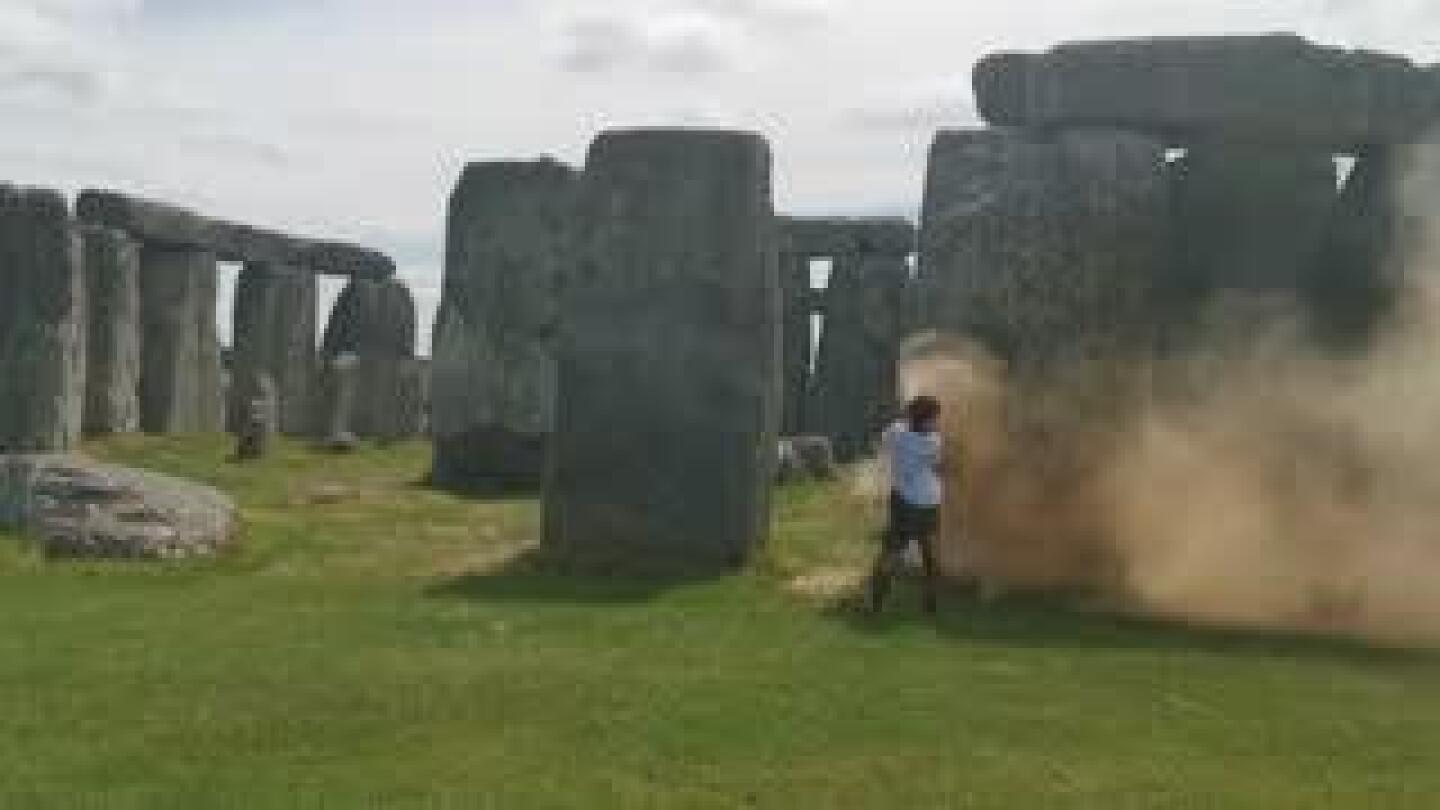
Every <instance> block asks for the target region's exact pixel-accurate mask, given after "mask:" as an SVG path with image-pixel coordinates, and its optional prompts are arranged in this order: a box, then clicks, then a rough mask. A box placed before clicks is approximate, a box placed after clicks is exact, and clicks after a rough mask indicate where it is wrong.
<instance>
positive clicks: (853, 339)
mask: <svg viewBox="0 0 1440 810" xmlns="http://www.w3.org/2000/svg"><path fill="white" fill-rule="evenodd" d="M909 275H910V268H909V265H908V264H907V263H906V259H905V256H904V255H903V254H902V255H895V254H887V253H874V252H869V251H868V250H867V249H866V246H865V245H863V244H862V245H861V246H860V252H857V253H856V254H854V255H851V256H845V257H842V258H840V259H837V260H836V262H835V268H834V271H833V273H832V275H831V278H830V288H829V290H828V291H827V292H826V295H825V331H824V334H823V335H822V337H821V340H820V350H819V355H818V357H817V362H816V368H815V379H814V383H813V388H814V399H813V400H812V403H813V408H814V410H815V413H814V414H813V415H812V418H811V420H810V425H809V427H810V428H811V429H812V430H814V431H815V432H816V433H818V434H820V435H823V436H828V437H829V438H830V439H831V441H832V442H833V443H834V448H835V455H836V457H837V458H838V459H839V460H840V461H842V462H847V463H848V462H850V461H854V460H855V459H857V458H859V457H861V456H863V455H865V454H866V453H867V452H869V450H870V449H871V446H872V444H873V442H874V440H875V439H876V438H878V437H879V435H880V433H881V432H883V431H884V429H885V427H886V425H888V424H889V423H890V422H891V421H892V420H893V419H894V416H895V413H896V407H897V403H896V399H897V397H898V394H897V393H896V385H897V380H898V375H899V368H898V363H899V352H900V342H901V341H902V340H903V339H904V337H905V335H904V327H905V322H904V321H905V312H906V294H907V286H908V283H909Z"/></svg>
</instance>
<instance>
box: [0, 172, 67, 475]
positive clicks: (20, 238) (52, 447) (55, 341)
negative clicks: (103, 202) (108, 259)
mask: <svg viewBox="0 0 1440 810" xmlns="http://www.w3.org/2000/svg"><path fill="white" fill-rule="evenodd" d="M0 289H3V291H4V292H3V294H0V452H61V451H65V450H68V449H69V448H70V447H71V446H73V445H74V443H75V442H76V441H77V440H78V439H79V437H80V432H81V425H82V418H83V412H84V405H85V343H86V329H85V282H84V271H83V269H82V266H81V245H80V235H79V229H78V228H77V226H76V223H75V220H74V218H73V217H72V216H71V214H70V210H69V207H68V205H67V204H66V201H65V198H64V197H63V196H61V195H60V194H59V193H58V192H55V191H50V190H46V189H33V188H17V187H14V186H8V185H3V184H0Z"/></svg>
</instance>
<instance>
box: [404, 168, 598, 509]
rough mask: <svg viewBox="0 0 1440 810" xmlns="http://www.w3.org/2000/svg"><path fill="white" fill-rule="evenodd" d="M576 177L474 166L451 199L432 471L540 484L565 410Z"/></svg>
mask: <svg viewBox="0 0 1440 810" xmlns="http://www.w3.org/2000/svg"><path fill="white" fill-rule="evenodd" d="M576 180H577V176H576V173H575V172H574V171H573V170H572V169H570V168H569V167H567V166H565V165H563V164H561V163H558V162H556V161H553V160H539V161H533V162H505V163H477V164H472V165H471V166H468V167H467V168H466V169H465V172H464V174H463V175H462V176H461V178H460V182H459V184H458V185H457V186H456V188H455V192H454V194H453V195H452V196H451V198H450V214H449V229H448V236H447V248H446V259H445V291H444V300H443V301H442V302H441V314H440V317H439V318H438V319H437V320H438V323H437V327H436V332H435V338H434V348H433V351H432V353H431V356H432V357H433V358H434V378H433V391H432V412H431V433H432V434H433V435H434V437H435V463H434V468H433V473H432V480H433V482H434V483H435V484H437V485H439V486H442V487H451V488H457V489H481V490H484V489H500V490H504V489H511V488H535V487H538V486H539V485H540V483H541V478H542V473H543V470H544V459H545V444H546V441H547V438H548V436H549V434H550V432H551V429H552V427H553V423H554V413H555V347H554V344H555V333H556V329H557V327H558V307H559V293H560V286H561V280H562V274H563V272H564V266H565V259H566V239H567V232H568V230H569V229H570V223H571V220H572V209H573V207H574V194H575V185H576Z"/></svg>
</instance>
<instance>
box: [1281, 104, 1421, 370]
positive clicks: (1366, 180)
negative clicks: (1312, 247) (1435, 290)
mask: <svg viewBox="0 0 1440 810" xmlns="http://www.w3.org/2000/svg"><path fill="white" fill-rule="evenodd" d="M1437 138H1440V131H1437V132H1436V133H1434V134H1433V135H1431V136H1430V137H1427V138H1424V139H1421V140H1420V141H1418V142H1416V143H1414V144H1410V145H1407V146H1405V147H1386V148H1379V147H1377V148H1374V149H1370V150H1367V151H1366V152H1364V153H1362V154H1361V155H1360V157H1359V159H1358V160H1357V161H1356V163H1355V166H1354V168H1353V170H1352V171H1351V172H1350V175H1349V177H1348V178H1347V180H1346V182H1345V187H1344V190H1343V192H1342V193H1341V196H1340V202H1339V205H1338V206H1337V210H1336V212H1335V217H1334V220H1333V222H1332V223H1331V225H1330V227H1329V228H1328V230H1327V239H1326V242H1325V245H1324V247H1323V249H1322V250H1321V251H1320V256H1319V260H1318V261H1317V262H1316V265H1315V267H1314V272H1313V276H1312V279H1311V283H1310V284H1309V286H1308V288H1307V290H1306V291H1307V293H1308V303H1309V305H1310V311H1311V313H1312V315H1313V317H1314V318H1315V320H1316V322H1317V325H1318V326H1319V331H1320V333H1321V336H1322V337H1324V338H1325V339H1327V340H1329V341H1332V342H1335V343H1338V344H1341V345H1346V346H1356V345H1360V346H1363V345H1366V344H1367V341H1368V339H1369V338H1371V337H1373V336H1374V334H1375V332H1376V329H1377V328H1378V327H1380V326H1381V325H1382V324H1383V323H1384V321H1385V319H1386V316H1387V315H1389V314H1390V313H1391V312H1392V310H1393V308H1394V307H1395V306H1396V305H1397V304H1398V303H1400V302H1401V301H1403V300H1404V299H1405V295H1404V293H1405V291H1406V290H1405V288H1406V287H1407V285H1409V284H1410V283H1412V282H1413V281H1414V279H1413V278H1412V277H1411V274H1413V273H1415V272H1416V271H1420V272H1424V271H1425V270H1426V269H1428V268H1429V267H1430V266H1431V262H1429V261H1428V256H1426V255H1425V252H1426V251H1428V250H1429V249H1430V246H1431V245H1433V240H1434V235H1435V234H1436V233H1437V232H1440V202H1437V200H1440V195H1437V194H1436V191H1435V189H1437V188H1440V141H1437ZM1417 258H1422V259H1424V260H1422V261H1415V260H1416V259H1417Z"/></svg>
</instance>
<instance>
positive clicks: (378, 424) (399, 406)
mask: <svg viewBox="0 0 1440 810" xmlns="http://www.w3.org/2000/svg"><path fill="white" fill-rule="evenodd" d="M415 330H416V320H415V299H414V298H413V297H412V296H411V295H410V290H409V288H407V287H406V286H405V285H404V284H401V283H400V282H399V281H397V280H395V279H384V280H380V281H375V280H371V279H358V278H357V279H352V280H351V281H350V283H349V284H347V285H346V286H345V289H344V290H343V291H342V292H341V293H340V298H339V299H338V300H337V301H336V302H335V309H334V311H333V312H332V314H331V316H330V322H329V324H328V325H327V326H326V329H325V340H324V342H323V344H322V346H323V348H322V354H323V356H324V357H325V358H326V361H327V362H329V360H330V359H332V358H335V357H337V356H339V355H342V354H353V355H355V356H356V358H357V364H358V365H357V368H356V370H355V376H356V378H357V381H356V389H357V391H358V392H359V395H358V396H357V398H356V400H355V403H354V412H353V421H352V422H351V425H350V429H351V430H353V431H354V432H355V434H356V435H358V436H361V437H365V438H376V439H383V440H387V441H389V440H397V439H406V438H411V437H414V436H417V435H419V433H420V427H421V421H422V419H423V414H422V413H421V402H420V396H421V392H420V391H419V390H417V389H418V388H419V386H418V381H417V379H416V377H417V373H418V372H417V366H416V359H415Z"/></svg>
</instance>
